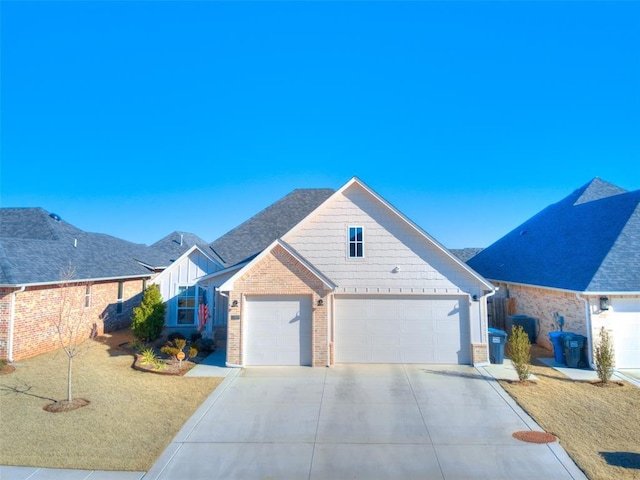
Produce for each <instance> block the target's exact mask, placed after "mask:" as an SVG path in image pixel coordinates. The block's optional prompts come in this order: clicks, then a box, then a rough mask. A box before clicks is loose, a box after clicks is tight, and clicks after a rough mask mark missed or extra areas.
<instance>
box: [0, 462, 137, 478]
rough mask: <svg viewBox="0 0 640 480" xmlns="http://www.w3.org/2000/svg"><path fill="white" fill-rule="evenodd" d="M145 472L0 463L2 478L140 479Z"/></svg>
mask: <svg viewBox="0 0 640 480" xmlns="http://www.w3.org/2000/svg"><path fill="white" fill-rule="evenodd" d="M144 476H145V472H108V471H103V470H69V469H57V468H37V467H11V466H6V465H0V479H2V480H140V479H142V478H143V477H144Z"/></svg>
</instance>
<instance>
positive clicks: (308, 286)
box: [227, 246, 329, 366]
mask: <svg viewBox="0 0 640 480" xmlns="http://www.w3.org/2000/svg"><path fill="white" fill-rule="evenodd" d="M234 288H235V290H234V291H232V292H230V294H229V318H228V322H227V362H229V363H231V364H235V365H240V364H242V355H243V352H242V343H243V339H242V322H243V321H244V320H245V319H244V318H243V315H242V312H243V307H244V301H245V298H246V297H247V296H250V295H311V296H312V305H313V314H312V332H313V333H312V335H313V338H312V343H311V344H312V365H313V366H326V365H328V363H329V351H328V320H327V304H328V301H327V298H326V297H325V295H326V293H327V292H326V291H325V288H326V286H325V285H324V284H323V283H322V282H321V281H320V280H319V279H318V278H317V277H315V276H314V275H313V274H312V273H311V272H309V270H308V269H307V268H305V267H304V265H302V264H300V263H299V262H298V261H297V260H296V259H295V258H294V257H292V256H291V255H290V254H289V253H288V252H287V251H286V250H285V249H283V248H282V247H280V246H276V247H275V248H274V249H273V250H272V251H271V252H270V253H269V254H268V255H266V256H265V257H264V258H262V260H261V261H260V262H258V263H257V264H256V265H254V266H253V268H251V270H249V271H248V272H246V273H245V274H244V275H243V276H242V277H241V278H240V279H238V280H237V281H236V282H235V285H234ZM321 298H322V299H323V300H324V305H323V306H316V305H317V303H318V300H319V299H321ZM234 300H235V301H237V302H238V306H237V307H234V306H233V302H234Z"/></svg>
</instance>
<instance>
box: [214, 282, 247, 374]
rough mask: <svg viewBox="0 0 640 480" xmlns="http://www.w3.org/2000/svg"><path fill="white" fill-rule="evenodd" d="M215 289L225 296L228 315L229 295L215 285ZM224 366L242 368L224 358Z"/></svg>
mask: <svg viewBox="0 0 640 480" xmlns="http://www.w3.org/2000/svg"><path fill="white" fill-rule="evenodd" d="M215 290H217V291H218V293H219V294H220V295H221V296H223V297H225V298H226V299H227V316H228V315H229V310H228V309H229V306H228V305H229V295H227V294H226V293H224V292H223V291H222V290H220V289H219V288H217V287H215ZM228 335H229V320H228V319H227V336H228ZM224 366H225V367H229V368H242V365H236V364H235V363H229V362H227V359H226V358H225V360H224Z"/></svg>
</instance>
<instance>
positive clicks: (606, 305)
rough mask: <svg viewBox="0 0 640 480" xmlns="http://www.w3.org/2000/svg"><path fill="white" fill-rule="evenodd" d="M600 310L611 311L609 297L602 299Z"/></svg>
mask: <svg viewBox="0 0 640 480" xmlns="http://www.w3.org/2000/svg"><path fill="white" fill-rule="evenodd" d="M600 310H609V297H600Z"/></svg>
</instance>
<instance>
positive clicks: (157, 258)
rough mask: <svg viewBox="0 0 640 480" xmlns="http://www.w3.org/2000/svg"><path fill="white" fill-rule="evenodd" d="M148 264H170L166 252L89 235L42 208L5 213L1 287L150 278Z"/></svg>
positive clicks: (0, 217) (0, 219)
mask: <svg viewBox="0 0 640 480" xmlns="http://www.w3.org/2000/svg"><path fill="white" fill-rule="evenodd" d="M140 262H143V263H145V264H146V265H166V264H167V263H168V259H167V258H166V255H163V254H162V253H161V252H160V251H157V250H155V249H152V248H150V247H147V246H146V245H140V244H135V243H131V242H127V241H125V240H121V239H118V238H115V237H112V236H109V235H104V234H100V233H88V232H84V231H82V230H80V229H78V228H76V227H74V226H73V225H71V224H69V223H67V222H65V221H64V220H62V219H60V217H59V216H57V215H55V214H50V213H49V212H47V211H45V210H44V209H42V208H2V209H0V285H23V284H34V283H35V284H46V283H59V282H60V281H61V280H62V279H61V274H62V272H63V271H64V270H65V269H67V268H69V267H72V268H73V269H74V272H75V276H74V279H77V280H89V279H91V280H97V279H107V278H110V279H111V278H127V277H140V278H142V277H149V276H151V275H152V274H153V273H152V272H151V271H150V270H149V268H145V267H144V266H143V265H141V263H140Z"/></svg>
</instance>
